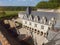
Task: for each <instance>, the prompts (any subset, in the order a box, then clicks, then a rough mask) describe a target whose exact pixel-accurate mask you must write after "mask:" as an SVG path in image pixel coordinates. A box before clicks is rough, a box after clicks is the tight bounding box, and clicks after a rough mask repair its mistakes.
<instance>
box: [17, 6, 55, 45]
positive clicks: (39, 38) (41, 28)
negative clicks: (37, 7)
mask: <svg viewBox="0 0 60 45" xmlns="http://www.w3.org/2000/svg"><path fill="white" fill-rule="evenodd" d="M41 16H42V15H41ZM18 17H19V18H20V19H21V21H22V27H23V28H25V29H26V30H27V31H28V33H27V35H28V36H31V37H32V38H33V41H34V45H43V44H45V43H48V42H49V41H48V39H47V35H48V31H49V30H53V29H54V25H55V24H56V19H55V17H51V18H50V19H49V20H48V19H47V17H46V16H42V17H40V16H37V15H35V16H34V15H32V14H31V9H30V7H28V8H27V12H26V13H19V14H18Z"/></svg>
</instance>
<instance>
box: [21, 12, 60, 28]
mask: <svg viewBox="0 0 60 45" xmlns="http://www.w3.org/2000/svg"><path fill="white" fill-rule="evenodd" d="M20 14H26V11H25V12H20ZM31 15H33V16H39V17H40V19H41V18H42V17H43V16H45V17H47V21H49V20H50V19H51V18H52V17H55V19H56V25H55V27H56V28H60V14H59V13H55V12H39V11H32V12H31ZM28 16H29V15H28Z"/></svg>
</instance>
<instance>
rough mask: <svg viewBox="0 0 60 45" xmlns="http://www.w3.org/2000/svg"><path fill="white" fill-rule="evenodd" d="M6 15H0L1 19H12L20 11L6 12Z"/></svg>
mask: <svg viewBox="0 0 60 45" xmlns="http://www.w3.org/2000/svg"><path fill="white" fill-rule="evenodd" d="M4 12H5V13H2V14H0V18H2V17H12V16H16V15H18V12H19V11H4Z"/></svg>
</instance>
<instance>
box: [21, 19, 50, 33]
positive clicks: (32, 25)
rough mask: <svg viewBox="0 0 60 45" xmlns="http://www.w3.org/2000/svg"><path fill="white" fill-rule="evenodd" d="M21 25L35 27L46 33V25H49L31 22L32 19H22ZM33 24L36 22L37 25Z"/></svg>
mask: <svg viewBox="0 0 60 45" xmlns="http://www.w3.org/2000/svg"><path fill="white" fill-rule="evenodd" d="M22 21H23V22H22V23H23V25H25V26H28V27H31V28H33V29H37V30H39V31H43V32H44V33H46V32H47V31H48V27H49V25H44V24H40V23H36V22H32V21H28V20H24V19H23V20H22ZM25 21H26V22H27V24H25ZM30 22H31V25H29V23H30ZM35 24H37V27H35ZM42 25H43V26H44V29H41V26H42Z"/></svg>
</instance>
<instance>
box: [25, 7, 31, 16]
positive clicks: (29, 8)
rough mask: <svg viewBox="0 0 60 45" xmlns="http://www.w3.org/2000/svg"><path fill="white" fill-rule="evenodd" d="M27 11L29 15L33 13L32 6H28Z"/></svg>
mask: <svg viewBox="0 0 60 45" xmlns="http://www.w3.org/2000/svg"><path fill="white" fill-rule="evenodd" d="M26 13H27V15H30V14H31V7H27V10H26Z"/></svg>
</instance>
